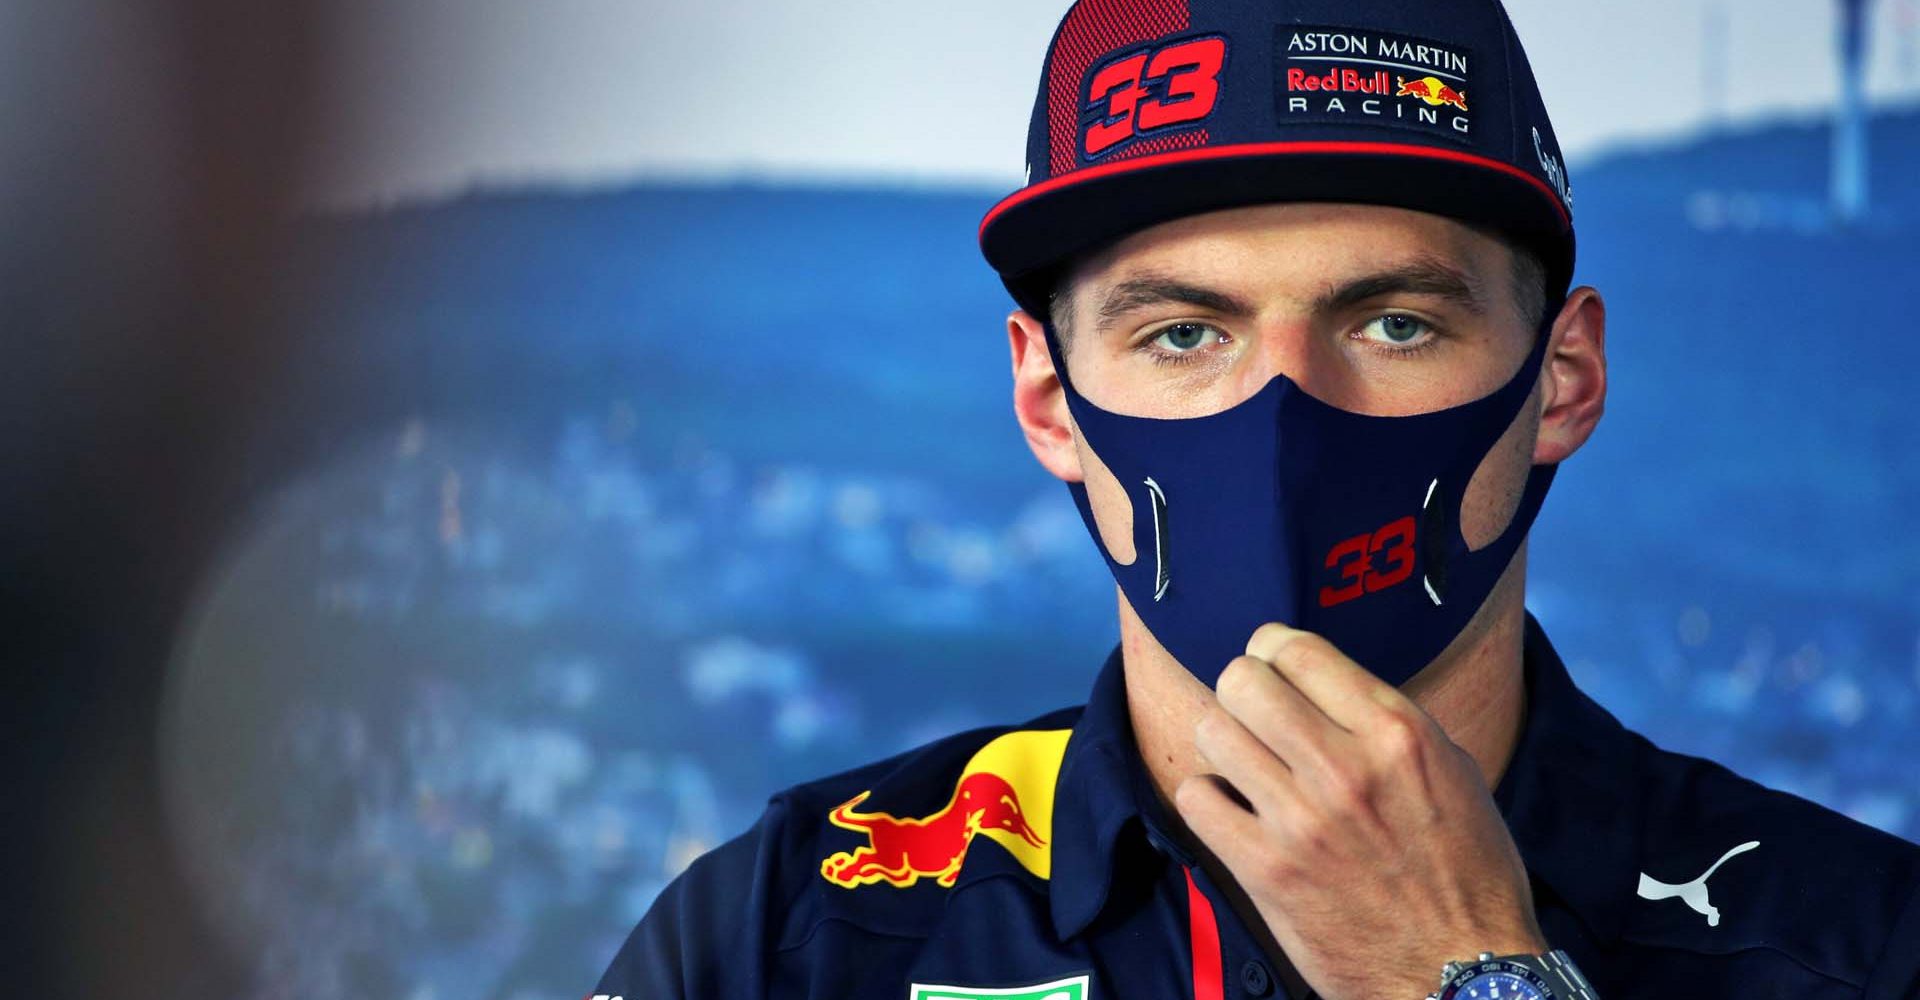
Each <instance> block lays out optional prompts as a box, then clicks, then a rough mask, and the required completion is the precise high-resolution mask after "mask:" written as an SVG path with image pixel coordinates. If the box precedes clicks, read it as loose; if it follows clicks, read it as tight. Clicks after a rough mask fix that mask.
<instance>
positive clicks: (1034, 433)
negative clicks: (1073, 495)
mask: <svg viewBox="0 0 1920 1000" xmlns="http://www.w3.org/2000/svg"><path fill="white" fill-rule="evenodd" d="M1007 345H1008V347H1009V348H1011V349H1012V352H1013V416H1014V418H1015V419H1016V420H1018V421H1020V430H1021V431H1022V432H1023V433H1025V434H1026V437H1027V447H1029V448H1032V449H1033V457H1034V458H1037V459H1039V460H1040V464H1041V465H1042V466H1044V467H1045V468H1046V470H1047V471H1048V472H1051V473H1053V474H1054V476H1055V477H1057V478H1059V479H1062V480H1064V481H1066V482H1069V483H1077V482H1080V480H1081V473H1080V453H1079V451H1078V450H1076V449H1075V447H1074V440H1073V434H1074V431H1073V417H1072V416H1071V415H1070V414H1068V412H1067V393H1066V389H1065V388H1064V387H1062V386H1061V384H1060V376H1059V375H1058V374H1057V373H1056V372H1055V371H1054V370H1053V355H1051V354H1049V353H1048V352H1047V331H1046V327H1044V326H1042V325H1041V323H1040V321H1039V320H1037V319H1034V318H1033V316H1032V314H1030V313H1028V312H1027V311H1026V310H1024V309H1015V310H1014V311H1013V312H1012V313H1009V314H1008V315H1007Z"/></svg>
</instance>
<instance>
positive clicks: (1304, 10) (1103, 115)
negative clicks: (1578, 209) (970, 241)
mask: <svg viewBox="0 0 1920 1000" xmlns="http://www.w3.org/2000/svg"><path fill="white" fill-rule="evenodd" d="M1564 163H1565V160H1564V158H1563V157H1562V156H1561V154H1560V144H1559V142H1558V141H1557V140H1556V139H1555V138H1554V134H1553V125H1552V124H1551V123H1550V122H1549V121H1548V120H1547V112H1546V107H1545V105H1544V104H1543V103H1542V102H1541V100H1540V90H1539V87H1538V86H1537V85H1536V84H1535V83H1534V79H1533V70H1532V69H1531V68H1530V67H1529V66H1528V65H1527V57H1526V53H1525V52H1523V51H1521V48H1520V40H1519V38H1518V37H1516V36H1515V34H1514V31H1513V24H1512V22H1510V21H1509V20H1508V19H1507V15H1506V11H1505V10H1504V9H1502V8H1501V6H1500V4H1499V3H1498V2H1497V0H1419V2H1413V0H1369V2H1355V0H1257V2H1249V0H1078V2H1076V3H1074V5H1073V6H1072V7H1071V8H1070V9H1069V10H1068V11H1067V13H1066V16H1065V17H1063V18H1062V19H1061V21H1060V27H1059V29H1058V30H1056V31H1055V32H1054V35H1053V41H1052V43H1051V44H1050V45H1049V46H1048V48H1047V58H1046V63H1045V65H1044V66H1043V68H1042V69H1041V73H1040V92H1039V96H1038V97H1037V98H1036V99H1035V100H1034V104H1033V118H1032V122H1031V124H1030V125H1029V127H1028V131H1027V182H1026V184H1025V186H1023V187H1022V188H1020V189H1019V190H1018V191H1015V192H1014V193H1012V194H1010V195H1008V196H1007V197H1005V198H1003V199H1001V201H1000V202H999V203H998V204H996V205H994V206H993V208H992V209H991V210H989V211H988V212H987V215H986V217H985V218H984V219H982V220H981V223H980V249H981V251H982V253H984V254H985V255H986V258H987V262H988V263H990V264H992V265H993V267H994V269H995V270H996V271H998V272H999V273H1000V278H1001V281H1002V282H1003V283H1005V284H1006V286H1007V290H1008V291H1009V292H1011V293H1012V294H1013V297H1014V300H1015V301H1016V302H1018V303H1020V305H1021V306H1022V307H1023V308H1025V309H1026V310H1027V311H1028V312H1030V313H1033V314H1034V315H1036V316H1040V317H1043V318H1044V317H1045V315H1046V312H1045V310H1046V308H1047V297H1048V295H1049V294H1050V292H1051V291H1052V288H1053V284H1054V281H1055V279H1056V278H1057V276H1058V272H1059V269H1060V268H1061V267H1062V266H1063V265H1064V264H1065V263H1066V262H1067V261H1068V260H1069V259H1070V258H1072V257H1073V256H1074V255H1075V254H1079V253H1083V252H1086V251H1088V250H1092V249H1095V248H1097V247H1099V246H1101V245H1102V244H1105V243H1108V242H1111V241H1113V240H1115V239H1118V238H1120V237H1122V236H1125V235H1126V234H1128V233H1131V232H1134V231H1136V230H1139V229H1143V228H1146V227H1147V226H1151V225H1154V224H1156V223H1160V222H1165V221H1168V220H1171V219H1176V218H1180V217H1182V216H1187V215H1194V214H1197V213H1200V212H1209V211H1214V210H1217V209H1223V208H1232V207H1235V206H1240V205H1251V204H1258V203H1262V202H1273V201H1339V202H1362V203H1368V204H1377V205H1393V206H1398V207H1401V208H1411V209H1418V210H1420V211H1425V212H1432V213H1434V214H1436V215H1444V216H1448V217H1450V218H1454V219H1459V220H1461V221H1464V222H1469V223H1473V224H1476V225H1481V226H1485V227H1488V228H1491V229H1494V230H1497V231H1499V232H1501V233H1503V234H1505V235H1506V236H1508V237H1509V238H1511V239H1514V240H1515V241H1517V242H1519V243H1521V244H1523V245H1525V246H1527V247H1529V248H1531V249H1532V250H1533V251H1534V252H1535V253H1536V254H1538V255H1539V257H1540V259H1541V261H1542V262H1543V263H1544V264H1545V265H1546V270H1547V282H1548V288H1547V291H1548V293H1549V295H1550V296H1553V298H1552V301H1555V302H1557V301H1558V300H1559V298H1560V297H1561V296H1563V295H1564V294H1565V291H1566V289H1567V287H1568V286H1569V284H1571V281H1572V277H1573V251H1574V240H1573V194H1572V189H1571V187H1570V186H1569V184H1568V182H1567V174H1566V167H1565V166H1564ZM1556 292H1557V293H1558V294H1555V293H1556Z"/></svg>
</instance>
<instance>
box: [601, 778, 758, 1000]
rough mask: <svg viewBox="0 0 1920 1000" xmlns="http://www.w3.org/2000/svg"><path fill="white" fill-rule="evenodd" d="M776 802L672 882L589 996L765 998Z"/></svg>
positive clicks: (649, 999)
mask: <svg viewBox="0 0 1920 1000" xmlns="http://www.w3.org/2000/svg"><path fill="white" fill-rule="evenodd" d="M779 815H780V807H779V806H778V805H777V804H776V805H771V806H769V807H768V809H767V811H766V812H765V813H763V814H762V815H761V817H760V819H759V821H758V822H756V823H755V824H754V825H753V827H752V828H751V829H749V830H747V832H745V833H743V834H741V835H740V836H738V837H735V838H734V839H732V840H730V841H727V842H726V843H724V844H721V845H720V846H719V847H716V848H714V849H713V850H712V851H709V852H707V853H706V854H703V855H701V856H700V858H699V859H697V860H695V861H694V863H693V864H692V865H690V866H688V868H687V870H686V871H684V872H682V873H681V874H680V876H679V877H678V878H676V879H674V880H673V882H672V883H671V884H669V885H668V886H667V887H666V889H664V890H662V891H661V893H660V895H659V897H658V898H657V899H655V900H654V901H653V906H652V907H650V908H649V909H648V910H647V914H646V916H644V917H642V918H640V923H639V925H638V926H636V927H635V928H634V929H633V933H632V934H630V935H628V937H627V941H626V943H625V944H624V945H622V946H621V948H620V951H619V953H618V954H617V955H615V956H614V959H613V963H612V964H611V965H609V966H608V967H607V971H606V973H605V974H604V975H602V976H601V977H600V984H599V985H598V986H596V987H595V988H594V991H593V992H594V994H595V995H597V996H605V997H623V998H625V1000H676V998H688V1000H692V998H703V1000H704V998H706V997H739V998H742V1000H751V998H757V997H761V996H764V995H765V983H766V962H767V956H768V949H767V933H768V932H767V918H768V916H769V912H768V905H767V899H768V896H769V895H770V892H771V890H772V886H773V874H774V871H773V857H772V854H773V852H772V851H771V850H770V847H769V845H770V844H772V843H775V842H776V841H777V838H776V837H775V836H774V833H773V831H774V830H775V829H776V828H777V826H778V818H779Z"/></svg>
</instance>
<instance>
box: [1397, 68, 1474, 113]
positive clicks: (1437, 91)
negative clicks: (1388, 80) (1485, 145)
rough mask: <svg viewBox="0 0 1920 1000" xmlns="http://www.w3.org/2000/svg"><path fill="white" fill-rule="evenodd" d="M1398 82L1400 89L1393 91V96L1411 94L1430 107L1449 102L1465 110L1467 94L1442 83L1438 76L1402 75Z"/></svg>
mask: <svg viewBox="0 0 1920 1000" xmlns="http://www.w3.org/2000/svg"><path fill="white" fill-rule="evenodd" d="M1399 83H1400V89H1398V90H1396V91H1394V92H1393V96H1395V97H1407V96H1413V97H1418V98H1419V99H1421V100H1423V101H1425V102H1427V104H1428V105H1430V106H1432V107H1436V108H1437V107H1439V106H1440V105H1442V104H1451V105H1453V106H1454V107H1456V108H1459V109H1460V110H1462V111H1465V110H1467V95H1466V94H1463V93H1461V92H1460V91H1458V90H1455V89H1453V88H1452V87H1449V86H1447V85H1446V84H1445V83H1442V82H1441V81H1440V79H1439V78H1438V77H1431V76H1423V77H1421V78H1420V79H1418V80H1408V79H1405V78H1404V77H1403V78H1401V79H1400V81H1399Z"/></svg>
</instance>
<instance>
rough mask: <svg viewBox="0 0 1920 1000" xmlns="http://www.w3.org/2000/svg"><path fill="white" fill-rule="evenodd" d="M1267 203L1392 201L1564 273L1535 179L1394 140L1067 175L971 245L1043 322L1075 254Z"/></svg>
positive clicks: (1004, 209)
mask: <svg viewBox="0 0 1920 1000" xmlns="http://www.w3.org/2000/svg"><path fill="white" fill-rule="evenodd" d="M1276 201H1335V202H1357V203H1361V204H1372V205H1392V206H1395V207H1399V208H1410V209H1415V210H1418V211H1424V212H1432V213H1434V214H1436V215H1444V216H1447V217H1449V218H1454V219H1460V220H1462V221H1467V222H1472V223H1475V224H1479V225H1484V226H1488V227H1490V228H1493V229H1496V230H1499V231H1501V232H1503V233H1506V234H1507V235H1509V236H1510V237H1512V238H1514V239H1516V240H1518V241H1520V242H1522V243H1524V244H1526V245H1527V246H1529V247H1530V248H1531V249H1533V250H1534V252H1535V253H1537V254H1539V255H1540V257H1541V262H1542V263H1543V264H1545V265H1546V268H1547V282H1548V290H1549V292H1550V293H1551V292H1552V291H1553V290H1555V289H1558V290H1560V291H1561V292H1562V293H1563V294H1564V291H1565V289H1566V288H1567V287H1568V285H1569V284H1570V282H1571V280H1572V276H1573V252H1574V244H1573V228H1572V223H1571V220H1570V217H1569V215H1568V212H1567V209H1566V206H1565V205H1564V204H1563V203H1562V202H1561V200H1560V197H1559V195H1558V194H1557V193H1555V192H1554V190H1553V189H1552V188H1551V187H1548V186H1547V185H1546V183H1545V182H1543V181H1541V180H1540V179H1539V178H1537V177H1534V176H1533V175H1531V174H1528V173H1526V172H1525V171H1522V170H1520V169H1518V168H1516V167H1514V166H1512V165H1510V164H1506V163H1501V162H1499V161H1497V160H1491V159H1487V158H1486V157H1482V156H1476V155H1474V154H1471V153H1466V152H1462V151H1459V150H1452V149H1446V148H1442V147H1436V146H1421V145H1414V144H1411V143H1393V142H1268V143H1252V144H1244V145H1231V146H1208V147H1202V148H1199V149H1186V150H1178V151H1174V152H1168V153H1159V154H1155V155H1151V156H1141V157H1137V158H1134V159H1129V160H1119V161H1115V162H1112V163H1104V164H1099V165H1097V166H1092V167H1086V168H1083V169H1080V170H1076V171H1074V172H1072V173H1070V174H1066V175H1063V176H1061V177H1057V178H1052V179H1050V180H1046V181H1042V182H1040V183H1038V184H1033V185H1030V186H1028V187H1025V188H1022V189H1020V190H1019V191H1016V192H1014V193H1013V194H1010V195H1008V196H1007V197H1006V198H1004V199H1002V200H1001V201H1000V203H999V204H997V205H995V206H994V207H993V208H992V209H990V210H989V211H988V212H987V215H986V217H985V218H984V219H982V220H981V222H980V249H981V251H982V252H983V253H984V254H985V255H986V258H987V261H988V263H990V264H992V265H993V267H994V269H995V270H997V271H999V272H1000V275H1001V280H1002V282H1003V283H1005V285H1006V286H1007V290H1008V291H1009V292H1011V293H1012V294H1013V297H1014V301H1016V302H1018V303H1020V305H1021V307H1022V308H1024V309H1026V310H1027V311H1028V312H1031V313H1033V314H1035V315H1038V316H1044V315H1045V313H1044V310H1045V309H1046V300H1047V295H1048V294H1049V292H1050V291H1051V288H1052V285H1053V281H1054V278H1055V274H1056V271H1057V270H1058V268H1059V267H1060V265H1062V264H1063V263H1065V262H1066V261H1067V260H1068V259H1070V258H1071V257H1073V256H1074V255H1075V254H1080V253H1084V252H1086V251H1088V250H1091V249H1094V248H1096V247H1099V246H1101V245H1103V244H1106V243H1108V242H1111V241H1113V240H1115V239H1118V238H1120V237H1122V236H1125V235H1127V234H1128V233H1132V232H1136V231H1138V230H1141V229H1144V228H1146V227H1148V226H1152V225H1155V224H1158V223H1161V222H1166V221H1169V220H1172V219H1177V218H1181V217H1183V216H1188V215H1196V214H1199V213H1201V212H1211V211H1216V210H1219V209H1224V208H1235V207H1238V206H1242V205H1254V204H1262V203H1266V202H1276Z"/></svg>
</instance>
